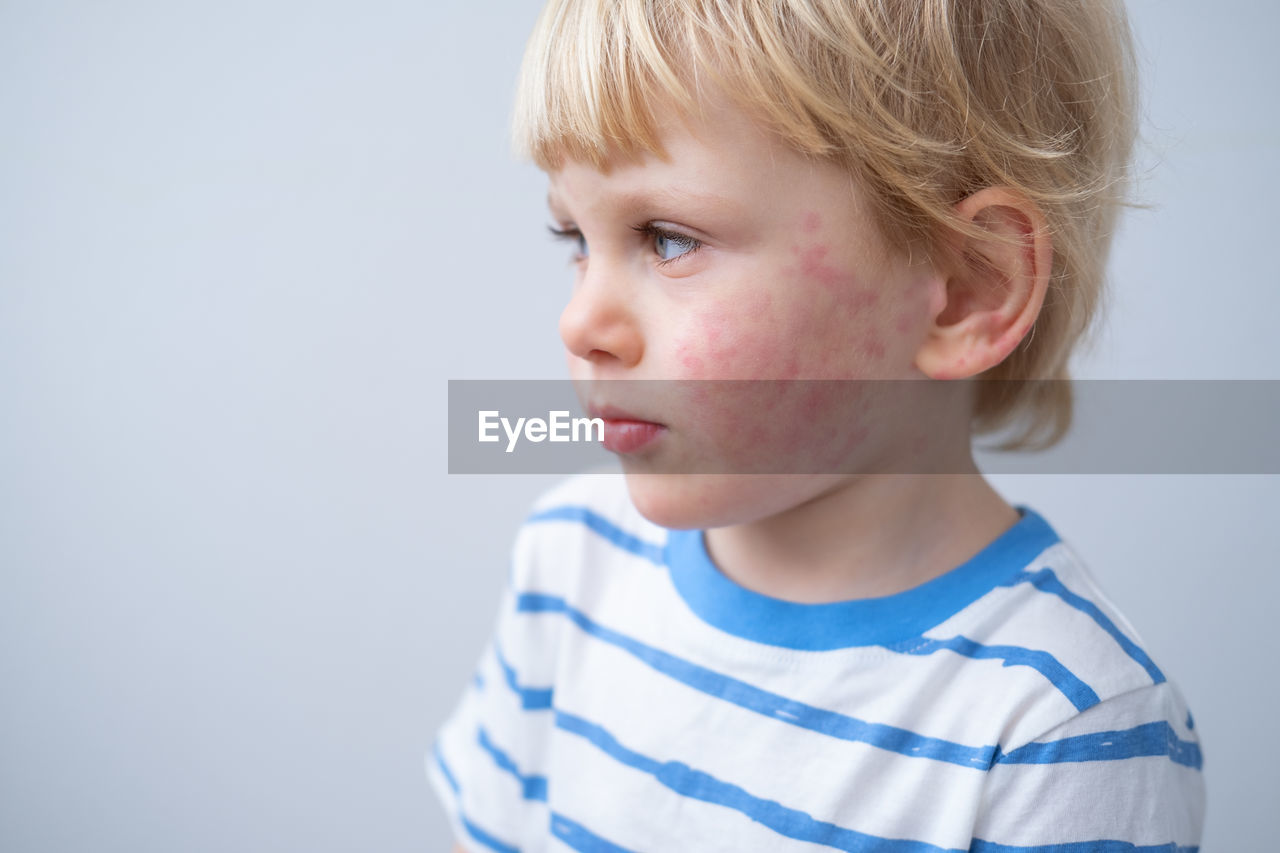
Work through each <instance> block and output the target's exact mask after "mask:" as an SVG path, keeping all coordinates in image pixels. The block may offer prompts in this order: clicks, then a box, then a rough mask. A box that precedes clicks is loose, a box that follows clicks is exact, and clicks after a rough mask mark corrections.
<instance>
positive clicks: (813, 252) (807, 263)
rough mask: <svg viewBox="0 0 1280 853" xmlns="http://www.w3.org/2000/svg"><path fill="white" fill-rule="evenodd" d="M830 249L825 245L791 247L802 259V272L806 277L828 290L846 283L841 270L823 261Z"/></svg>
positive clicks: (793, 252)
mask: <svg viewBox="0 0 1280 853" xmlns="http://www.w3.org/2000/svg"><path fill="white" fill-rule="evenodd" d="M830 251H831V250H830V249H829V248H828V247H826V246H823V245H817V246H810V247H808V248H807V249H801V248H799V247H798V246H793V247H792V249H791V252H792V254H794V255H796V256H797V257H798V258H799V259H800V272H801V273H803V274H804V276H805V277H806V278H811V279H813V280H814V281H816V282H818V283H819V284H821V285H822V286H823V287H825V288H827V289H828V290H834V289H835V288H837V287H839V286H840V285H841V284H843V283H844V280H845V277H844V275H842V274H841V272H840V270H838V269H836V268H835V267H833V266H830V265H829V264H825V263H823V262H822V259H823V258H825V257H826V256H827V253H828V252H830Z"/></svg>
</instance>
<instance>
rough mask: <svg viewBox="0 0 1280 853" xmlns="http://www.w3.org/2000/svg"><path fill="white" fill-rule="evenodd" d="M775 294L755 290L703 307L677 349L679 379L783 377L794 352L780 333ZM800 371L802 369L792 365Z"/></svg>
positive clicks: (780, 325) (763, 290)
mask: <svg viewBox="0 0 1280 853" xmlns="http://www.w3.org/2000/svg"><path fill="white" fill-rule="evenodd" d="M779 321H780V313H779V311H778V308H777V306H776V305H775V297H774V294H773V293H771V292H769V291H768V290H765V289H763V288H756V289H752V290H750V291H749V292H748V293H747V294H745V295H744V296H742V297H741V298H740V299H737V300H734V301H733V302H731V303H729V302H725V303H717V304H713V305H711V306H708V307H704V308H701V309H698V310H697V311H696V312H695V313H694V315H693V319H692V321H691V323H690V324H689V326H688V329H687V331H686V332H685V334H684V336H683V337H682V338H681V339H680V340H679V341H678V342H677V343H676V345H675V352H674V354H675V360H676V365H677V368H678V370H679V372H680V375H682V376H684V377H686V378H691V379H766V378H778V375H779V374H778V369H779V365H782V364H786V363H787V361H788V359H790V360H791V361H792V362H794V354H793V353H792V352H790V347H789V346H788V345H787V343H786V336H785V335H780V334H779V332H780V331H781V328H782V325H783V324H782V323H780V322H779ZM793 369H794V370H796V371H798V365H795V366H794V367H793Z"/></svg>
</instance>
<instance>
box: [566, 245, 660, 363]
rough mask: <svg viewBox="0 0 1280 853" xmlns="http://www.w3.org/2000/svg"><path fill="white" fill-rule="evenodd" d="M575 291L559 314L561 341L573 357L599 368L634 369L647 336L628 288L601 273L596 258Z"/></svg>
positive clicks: (601, 268)
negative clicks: (616, 366) (643, 333)
mask: <svg viewBox="0 0 1280 853" xmlns="http://www.w3.org/2000/svg"><path fill="white" fill-rule="evenodd" d="M592 261H595V264H594V269H588V271H587V272H586V273H585V274H584V275H583V276H582V278H581V279H580V280H579V281H578V283H577V285H576V286H575V287H574V291H573V296H572V297H570V299H569V304H568V305H566V306H565V308H564V311H563V312H562V313H561V314H560V338H561V340H563V341H564V345H565V347H566V348H567V349H568V350H569V352H570V353H572V354H573V355H575V356H577V357H578V358H582V359H586V360H587V361H590V362H592V363H594V364H596V365H599V366H602V367H603V366H605V365H608V364H611V363H616V364H618V365H621V366H624V367H634V366H635V365H636V364H638V363H639V362H640V359H641V357H642V356H643V355H644V336H643V335H642V334H641V329H640V324H639V323H638V322H637V317H636V314H635V310H634V305H632V304H631V300H630V294H629V293H628V289H627V288H626V287H622V286H619V285H620V284H622V282H621V281H620V280H617V279H611V277H609V276H605V275H603V274H602V273H604V272H605V270H604V268H603V267H604V265H603V264H602V263H600V261H599V260H598V259H596V258H592Z"/></svg>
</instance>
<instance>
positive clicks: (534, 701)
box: [493, 640, 552, 711]
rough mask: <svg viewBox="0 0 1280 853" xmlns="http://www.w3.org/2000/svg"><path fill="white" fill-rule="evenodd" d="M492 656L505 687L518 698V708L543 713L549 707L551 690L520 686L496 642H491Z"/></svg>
mask: <svg viewBox="0 0 1280 853" xmlns="http://www.w3.org/2000/svg"><path fill="white" fill-rule="evenodd" d="M493 655H494V657H496V658H497V659H498V666H500V667H502V674H503V676H505V678H506V681H507V686H508V687H510V688H511V689H512V690H513V691H515V694H516V695H517V696H519V697H520V706H521V707H522V708H524V709H525V710H526V711H545V710H547V709H548V708H550V707H551V695H552V689H551V688H550V687H525V686H523V685H522V684H520V682H519V680H518V679H517V678H516V671H515V669H513V668H512V666H511V664H509V663H507V659H506V658H505V657H504V656H503V654H502V649H501V648H499V646H498V641H497V640H494V641H493Z"/></svg>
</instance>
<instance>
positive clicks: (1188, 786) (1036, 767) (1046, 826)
mask: <svg viewBox="0 0 1280 853" xmlns="http://www.w3.org/2000/svg"><path fill="white" fill-rule="evenodd" d="M1201 763H1202V759H1201V752H1200V744H1199V739H1198V737H1197V736H1196V733H1195V730H1194V723H1193V721H1192V719H1191V716H1190V714H1189V713H1188V712H1187V710H1186V707H1185V705H1184V704H1183V702H1182V699H1181V697H1180V696H1178V694H1177V691H1176V690H1175V689H1174V688H1173V686H1172V685H1170V684H1169V683H1167V682H1162V683H1160V684H1157V685H1152V686H1150V687H1144V688H1140V689H1138V690H1134V691H1132V692H1129V693H1124V694H1122V695H1119V696H1116V697H1114V698H1111V699H1107V700H1105V701H1103V702H1101V703H1099V704H1097V705H1095V706H1093V707H1092V708H1089V709H1088V710H1086V711H1084V712H1082V713H1080V714H1078V715H1076V716H1074V717H1072V718H1071V719H1069V720H1067V721H1066V722H1064V723H1062V724H1061V725H1058V726H1056V727H1055V728H1053V729H1051V730H1049V731H1047V732H1045V733H1044V734H1042V735H1040V736H1039V737H1036V738H1035V739H1034V740H1032V741H1030V742H1028V743H1025V744H1021V745H1019V746H1017V747H1016V748H1011V749H1009V750H1008V751H1007V752H1001V753H1000V754H998V756H997V759H996V761H995V763H994V764H993V765H992V767H991V770H990V771H989V773H988V775H987V782H986V787H985V791H984V796H983V802H982V809H981V812H980V814H979V816H978V819H977V822H976V825H975V827H974V839H975V840H974V842H973V845H972V847H971V850H973V851H1004V850H1007V849H1009V848H1011V847H1013V848H1022V847H1029V848H1033V849H1041V848H1046V849H1054V850H1057V849H1072V850H1075V849H1080V850H1086V849H1087V850H1102V851H1105V850H1112V849H1114V850H1131V849H1133V847H1135V846H1136V847H1139V848H1141V849H1148V848H1151V849H1162V850H1163V849H1170V850H1183V849H1188V848H1190V849H1195V848H1196V846H1197V845H1198V844H1199V842H1200V835H1201V830H1202V827H1203V823H1204V807H1205V790H1204V778H1203V775H1202V771H1201ZM1108 842H1110V843H1108ZM1068 845H1080V846H1079V847H1075V846H1070V847H1068ZM1130 845H1132V846H1130Z"/></svg>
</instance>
